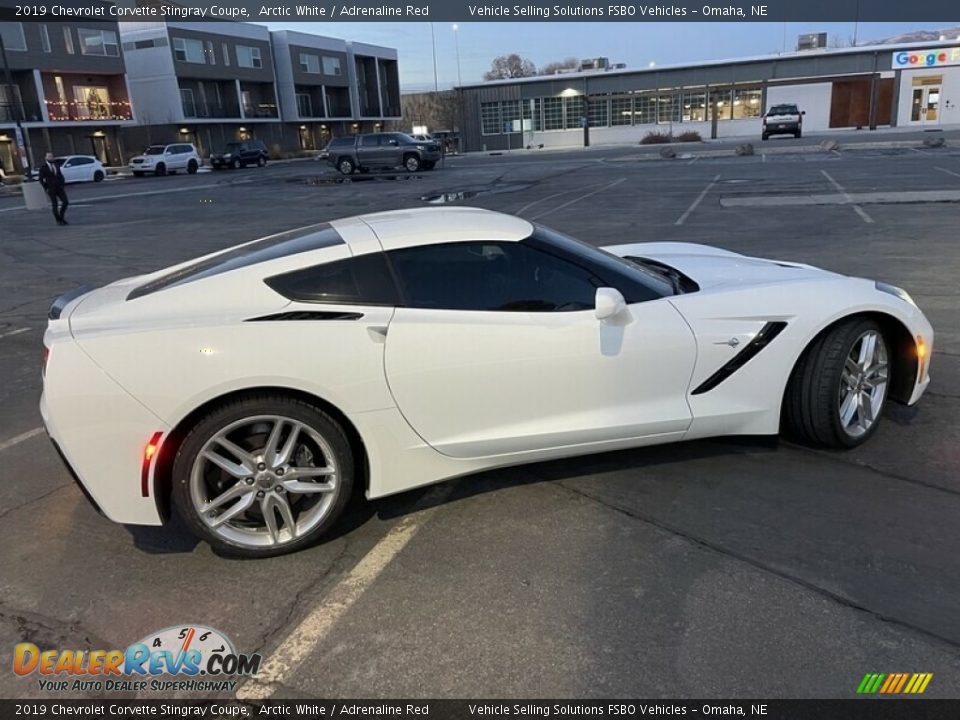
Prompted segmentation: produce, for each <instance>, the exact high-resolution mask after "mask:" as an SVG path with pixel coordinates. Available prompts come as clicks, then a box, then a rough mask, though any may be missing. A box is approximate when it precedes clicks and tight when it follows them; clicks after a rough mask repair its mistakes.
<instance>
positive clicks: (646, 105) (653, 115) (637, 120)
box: [633, 95, 657, 125]
mask: <svg viewBox="0 0 960 720" xmlns="http://www.w3.org/2000/svg"><path fill="white" fill-rule="evenodd" d="M634 103H635V109H634V114H633V117H634V124H636V125H653V124H654V123H656V122H657V96H656V95H638V96H637V97H636V98H634Z"/></svg>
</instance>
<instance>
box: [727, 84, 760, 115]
mask: <svg viewBox="0 0 960 720" xmlns="http://www.w3.org/2000/svg"><path fill="white" fill-rule="evenodd" d="M760 95H761V93H760V88H745V89H742V90H734V91H733V119H734V120H742V119H744V118H755V117H760V115H761V114H762V112H761V109H760V108H761V105H760Z"/></svg>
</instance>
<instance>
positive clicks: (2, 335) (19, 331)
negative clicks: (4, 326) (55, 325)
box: [0, 327, 30, 339]
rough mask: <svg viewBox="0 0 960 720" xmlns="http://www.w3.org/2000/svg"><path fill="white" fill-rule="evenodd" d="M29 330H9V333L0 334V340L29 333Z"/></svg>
mask: <svg viewBox="0 0 960 720" xmlns="http://www.w3.org/2000/svg"><path fill="white" fill-rule="evenodd" d="M29 331H30V328H28V327H27V328H17V329H16V330H11V331H9V332H5V333H0V339H3V338H5V337H13V336H14V335H20V334H21V333H25V332H29Z"/></svg>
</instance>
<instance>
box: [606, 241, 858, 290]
mask: <svg viewBox="0 0 960 720" xmlns="http://www.w3.org/2000/svg"><path fill="white" fill-rule="evenodd" d="M603 249H604V250H607V251H608V252H612V253H613V254H615V255H619V256H620V257H631V256H632V257H641V258H647V259H650V260H656V261H658V262H661V263H664V264H665V265H669V266H670V267H673V268H676V269H677V270H679V271H680V272H682V273H683V274H684V275H686V276H687V277H689V278H691V279H692V280H693V281H694V282H696V283H697V285H699V286H700V289H701V290H712V289H721V288H734V287H744V286H750V285H769V284H779V283H791V282H806V281H810V280H824V279H829V278H840V277H842V276H840V275H837V274H836V273H832V272H829V271H827V270H821V269H820V268H815V267H812V266H810V265H803V264H801V263H793V262H786V261H782V260H766V259H763V258H755V257H748V256H746V255H738V254H737V253H732V252H729V251H727V250H721V249H719V248H714V247H710V246H708V245H696V244H693V243H636V244H631V245H614V246H610V247H605V248H603Z"/></svg>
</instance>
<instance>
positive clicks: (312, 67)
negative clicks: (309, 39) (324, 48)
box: [300, 53, 320, 75]
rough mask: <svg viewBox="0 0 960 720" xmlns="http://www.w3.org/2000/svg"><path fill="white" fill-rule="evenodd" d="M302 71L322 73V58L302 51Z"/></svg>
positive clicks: (315, 73)
mask: <svg viewBox="0 0 960 720" xmlns="http://www.w3.org/2000/svg"><path fill="white" fill-rule="evenodd" d="M300 72H305V73H311V74H314V75H319V74H320V58H319V57H317V56H316V55H310V54H308V53H300Z"/></svg>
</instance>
